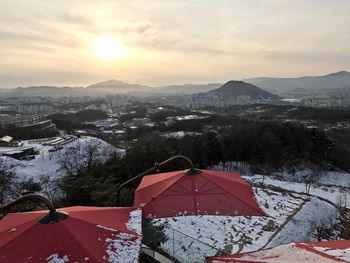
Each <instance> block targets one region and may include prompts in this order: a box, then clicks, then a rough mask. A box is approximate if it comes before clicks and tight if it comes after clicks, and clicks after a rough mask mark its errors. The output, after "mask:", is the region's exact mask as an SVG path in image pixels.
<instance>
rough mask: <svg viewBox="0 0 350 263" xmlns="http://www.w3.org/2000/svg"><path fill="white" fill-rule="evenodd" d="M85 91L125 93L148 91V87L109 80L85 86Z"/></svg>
mask: <svg viewBox="0 0 350 263" xmlns="http://www.w3.org/2000/svg"><path fill="white" fill-rule="evenodd" d="M86 89H87V91H89V92H90V91H94V92H96V93H126V92H130V91H148V90H149V89H150V87H148V86H144V85H140V84H130V83H127V82H123V81H120V80H115V79H110V80H106V81H102V82H99V83H96V84H92V85H90V86H87V87H86Z"/></svg>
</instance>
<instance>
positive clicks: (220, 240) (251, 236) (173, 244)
mask: <svg viewBox="0 0 350 263" xmlns="http://www.w3.org/2000/svg"><path fill="white" fill-rule="evenodd" d="M254 191H255V194H256V198H257V201H258V203H259V205H260V207H262V208H263V209H264V210H265V211H266V213H267V214H268V215H269V216H270V217H241V216H238V217H231V216H204V215H203V216H186V217H176V218H175V217H174V218H163V219H154V220H153V222H154V224H156V225H157V224H158V225H164V226H165V230H164V231H165V234H166V235H167V237H168V240H167V241H165V243H164V244H162V249H164V250H165V251H167V252H168V253H169V254H170V255H173V256H174V257H175V258H176V259H178V260H179V261H180V262H201V261H203V259H204V258H205V257H206V256H213V255H215V254H216V253H217V252H219V251H223V250H225V251H226V253H237V252H239V251H240V252H247V251H254V250H258V249H260V248H261V247H263V246H264V245H265V244H266V243H267V242H268V241H269V238H270V237H272V235H273V233H274V231H275V230H276V229H277V227H278V226H280V225H281V224H283V223H284V222H285V221H286V220H287V218H288V216H289V215H290V214H291V213H293V212H294V211H295V210H296V209H298V208H299V206H301V205H302V204H303V203H304V199H305V198H306V196H305V195H301V194H295V195H290V194H288V193H281V192H277V191H273V190H270V189H264V188H257V187H255V188H254Z"/></svg>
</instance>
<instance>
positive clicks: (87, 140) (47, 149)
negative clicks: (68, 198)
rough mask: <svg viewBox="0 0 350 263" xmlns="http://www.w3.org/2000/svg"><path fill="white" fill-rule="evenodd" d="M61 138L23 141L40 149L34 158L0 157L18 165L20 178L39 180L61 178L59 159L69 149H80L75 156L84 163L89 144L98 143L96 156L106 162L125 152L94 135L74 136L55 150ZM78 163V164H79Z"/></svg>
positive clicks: (24, 144)
mask: <svg viewBox="0 0 350 263" xmlns="http://www.w3.org/2000/svg"><path fill="white" fill-rule="evenodd" d="M60 139H61V138H60V137H57V138H51V139H50V140H27V141H21V142H20V143H19V144H20V145H21V146H25V147H27V146H29V147H33V148H35V149H36V150H38V152H39V154H38V155H35V159H32V160H23V161H20V160H16V159H13V158H9V157H0V158H2V159H3V160H6V161H9V162H13V163H14V164H15V165H16V168H15V169H16V174H17V176H18V177H19V178H20V179H30V178H33V179H34V180H38V178H39V177H40V176H43V175H45V176H50V177H51V178H59V177H60V176H62V171H61V170H60V169H59V168H60V166H59V159H60V158H65V156H69V153H68V151H72V149H80V150H77V151H76V154H75V157H76V160H77V162H79V163H81V164H83V163H84V162H86V157H85V155H86V154H85V153H84V149H86V148H85V147H88V146H89V145H96V146H97V147H96V148H97V150H96V151H95V152H94V157H93V158H97V159H98V160H100V161H102V162H104V161H106V160H107V159H108V158H109V157H110V156H111V155H112V154H113V153H118V154H124V150H122V149H117V148H115V147H114V146H112V145H110V144H108V143H106V142H105V141H103V140H100V139H97V138H94V137H81V138H73V139H74V140H71V141H70V142H68V143H66V144H63V145H61V147H62V149H59V150H55V151H54V145H55V144H56V143H57V142H59V140H60ZM79 163H78V165H79Z"/></svg>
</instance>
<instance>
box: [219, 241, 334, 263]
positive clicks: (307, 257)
mask: <svg viewBox="0 0 350 263" xmlns="http://www.w3.org/2000/svg"><path fill="white" fill-rule="evenodd" d="M239 259H242V260H252V261H253V260H256V261H257V262H261V260H263V262H266V263H269V262H275V263H276V262H279V263H283V262H285V263H287V262H300V263H302V262H318V263H331V262H334V260H332V259H328V258H325V257H322V256H321V255H318V254H316V253H312V252H309V251H307V250H305V249H302V248H299V247H297V246H295V244H294V243H291V244H288V245H282V246H278V247H275V248H273V249H266V250H261V251H257V252H254V253H251V254H247V255H245V256H243V257H240V258H239ZM214 262H215V261H214ZM219 262H220V261H218V263H219Z"/></svg>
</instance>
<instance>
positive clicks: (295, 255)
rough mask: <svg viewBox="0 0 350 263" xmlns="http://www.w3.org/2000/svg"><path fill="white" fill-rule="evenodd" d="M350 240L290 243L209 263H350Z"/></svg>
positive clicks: (216, 258)
mask: <svg viewBox="0 0 350 263" xmlns="http://www.w3.org/2000/svg"><path fill="white" fill-rule="evenodd" d="M349 248H350V240H341V241H327V242H305V243H290V244H287V245H281V246H277V247H274V248H269V249H264V250H259V251H255V252H250V253H244V254H237V255H232V256H222V257H210V258H207V263H232V262H242V263H243V262H244V263H247V262H249V263H257V262H264V263H270V262H274V263H279V262H280V263H282V262H300V263H308V262H310V263H311V262H323V263H328V262H329V263H331V262H350V249H349Z"/></svg>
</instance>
